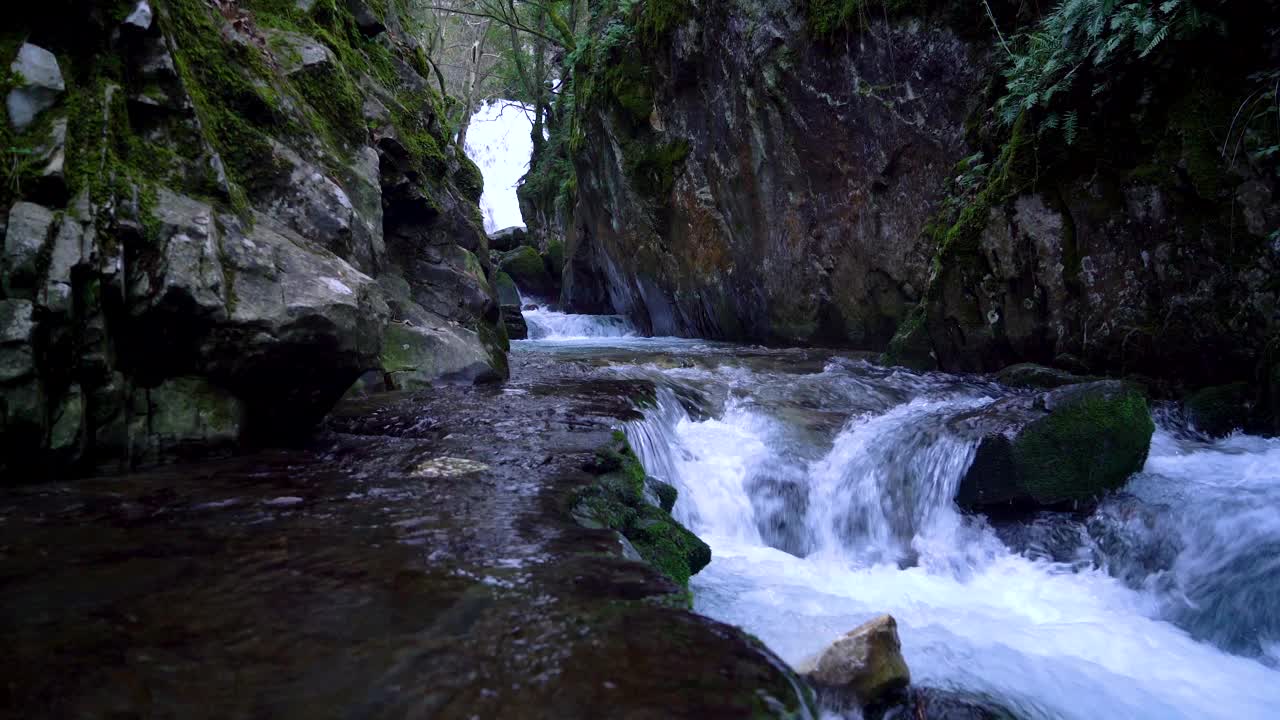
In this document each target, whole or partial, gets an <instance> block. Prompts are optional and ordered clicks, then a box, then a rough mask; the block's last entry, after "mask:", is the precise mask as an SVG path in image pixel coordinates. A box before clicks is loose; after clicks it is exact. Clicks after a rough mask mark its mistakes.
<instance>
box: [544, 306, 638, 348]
mask: <svg viewBox="0 0 1280 720" xmlns="http://www.w3.org/2000/svg"><path fill="white" fill-rule="evenodd" d="M522 314H523V315H524V321H525V324H526V325H528V326H529V339H530V340H588V339H591V338H629V337H635V336H636V335H637V332H636V328H635V326H634V325H632V324H631V321H630V320H628V319H627V318H625V317H623V316H621V315H575V314H572V313H562V312H556V311H554V310H543V309H541V308H539V309H537V310H525V311H524V312H523V313H522Z"/></svg>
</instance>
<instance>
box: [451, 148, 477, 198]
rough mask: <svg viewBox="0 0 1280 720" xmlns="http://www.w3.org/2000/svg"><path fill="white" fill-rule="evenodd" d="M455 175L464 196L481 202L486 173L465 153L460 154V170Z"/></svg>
mask: <svg viewBox="0 0 1280 720" xmlns="http://www.w3.org/2000/svg"><path fill="white" fill-rule="evenodd" d="M453 177H454V182H455V183H457V185H458V189H459V190H461V191H462V196H463V197H465V198H466V199H468V200H470V201H471V202H474V203H478V202H480V196H481V195H483V194H484V175H483V174H481V172H480V168H479V167H477V166H476V164H475V163H474V162H471V158H469V157H467V156H466V154H465V153H459V154H458V170H457V172H455V173H454V176H453Z"/></svg>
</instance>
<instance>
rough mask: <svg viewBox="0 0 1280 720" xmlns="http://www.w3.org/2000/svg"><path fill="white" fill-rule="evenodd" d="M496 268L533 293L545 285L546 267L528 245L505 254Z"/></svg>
mask: <svg viewBox="0 0 1280 720" xmlns="http://www.w3.org/2000/svg"><path fill="white" fill-rule="evenodd" d="M498 266H499V267H500V268H501V269H502V271H503V272H504V273H507V274H508V275H510V276H511V278H512V279H513V280H515V282H516V283H517V284H519V285H521V286H522V287H526V288H528V289H529V290H531V291H533V292H538V291H540V290H541V289H542V288H543V287H544V286H545V285H546V284H547V280H546V278H547V267H546V265H545V264H544V263H543V262H542V256H541V255H539V254H538V251H537V250H534V249H533V248H531V247H529V246H528V245H522V246H520V247H518V248H516V249H515V250H511V251H509V252H507V253H505V254H504V255H503V256H502V260H501V261H500V262H499V263H498Z"/></svg>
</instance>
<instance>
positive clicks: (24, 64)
mask: <svg viewBox="0 0 1280 720" xmlns="http://www.w3.org/2000/svg"><path fill="white" fill-rule="evenodd" d="M9 69H10V70H12V71H13V72H14V73H15V74H16V75H17V76H18V77H19V78H21V80H22V84H21V85H19V86H17V87H15V88H14V89H13V90H10V91H9V97H7V98H6V99H5V103H6V108H7V109H8V111H9V123H10V124H11V125H13V127H14V128H15V129H18V130H23V129H26V128H27V127H28V126H29V125H31V123H33V122H35V119H36V116H38V115H39V114H40V113H42V112H44V111H45V110H48V109H49V108H51V107H53V105H54V103H56V102H58V97H59V96H60V95H62V93H63V92H65V91H66V89H67V86H66V84H65V83H64V82H63V80H62V70H61V69H60V68H59V67H58V58H56V57H54V55H53V53H51V52H49V51H48V50H45V49H44V48H42V47H39V46H38V45H32V44H31V43H23V44H22V47H21V48H19V49H18V57H17V58H16V59H15V60H14V61H13V64H12V65H10V66H9Z"/></svg>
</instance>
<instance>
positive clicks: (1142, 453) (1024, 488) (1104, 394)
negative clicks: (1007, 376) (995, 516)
mask: <svg viewBox="0 0 1280 720" xmlns="http://www.w3.org/2000/svg"><path fill="white" fill-rule="evenodd" d="M957 424H958V427H959V428H960V429H962V430H963V431H966V432H975V433H977V434H978V435H979V436H980V437H981V439H980V441H979V444H978V449H977V452H976V454H975V455H974V459H973V463H972V464H971V465H970V466H969V470H968V472H966V473H965V476H964V478H963V479H962V480H961V482H960V488H959V492H958V493H957V495H956V502H957V503H959V504H960V505H961V506H962V507H965V508H969V509H986V508H991V507H994V506H999V505H1015V506H1033V507H1034V506H1040V507H1045V506H1056V505H1062V504H1065V503H1072V502H1079V501H1087V500H1092V499H1094V498H1097V497H1098V496H1100V495H1101V494H1102V493H1104V492H1106V491H1108V490H1114V489H1117V488H1119V487H1121V486H1122V485H1124V483H1125V481H1126V480H1127V479H1128V478H1129V476H1130V475H1132V474H1133V473H1135V472H1138V471H1139V470H1141V469H1142V466H1143V464H1144V463H1145V462H1146V459H1147V450H1148V448H1149V447H1150V444H1151V435H1152V433H1153V432H1154V431H1155V424H1154V423H1153V422H1152V420H1151V413H1150V411H1149V410H1148V409H1147V402H1146V399H1145V398H1144V397H1143V396H1142V394H1141V393H1139V392H1138V391H1137V390H1135V389H1134V388H1133V387H1131V386H1129V385H1126V384H1125V383H1122V382H1119V381H1116V380H1105V381H1101V382H1093V383H1084V384H1080V385H1070V386H1067V387H1064V388H1059V389H1057V390H1052V391H1049V392H1046V393H1039V394H1036V395H1020V396H1016V397H1012V398H1007V399H1005V400H1001V401H999V402H996V403H993V404H992V405H989V406H987V407H985V408H983V409H982V410H979V411H977V412H976V413H973V414H971V415H968V416H966V417H963V418H961V419H959V420H958V421H957Z"/></svg>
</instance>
